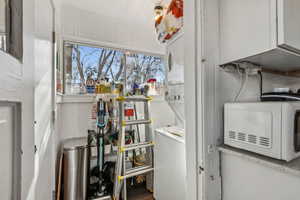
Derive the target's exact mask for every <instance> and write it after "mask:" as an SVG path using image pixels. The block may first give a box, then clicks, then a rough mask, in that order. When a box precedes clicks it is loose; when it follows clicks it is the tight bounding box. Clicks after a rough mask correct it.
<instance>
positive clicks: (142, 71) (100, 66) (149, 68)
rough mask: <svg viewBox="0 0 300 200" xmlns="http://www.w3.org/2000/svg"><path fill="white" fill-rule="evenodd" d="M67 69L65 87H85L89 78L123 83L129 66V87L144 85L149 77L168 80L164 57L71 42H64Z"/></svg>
mask: <svg viewBox="0 0 300 200" xmlns="http://www.w3.org/2000/svg"><path fill="white" fill-rule="evenodd" d="M64 68H65V87H76V86H77V87H78V86H81V87H82V86H85V85H86V81H87V79H88V78H92V79H94V80H101V79H105V78H106V79H109V81H110V82H114V83H119V82H123V81H124V79H125V73H124V71H125V69H126V83H127V87H131V86H132V85H133V84H138V85H141V84H144V83H146V82H147V80H149V79H156V80H157V81H158V82H159V83H161V84H163V83H164V81H165V66H164V60H163V58H162V57H160V56H153V55H146V54H143V53H135V52H129V51H127V50H117V49H110V48H103V47H93V46H89V45H82V44H76V43H70V42H66V43H65V44H64ZM65 93H67V94H68V93H72V91H70V90H65Z"/></svg>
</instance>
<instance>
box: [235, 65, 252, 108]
mask: <svg viewBox="0 0 300 200" xmlns="http://www.w3.org/2000/svg"><path fill="white" fill-rule="evenodd" d="M237 71H238V73H239V74H240V77H241V79H242V80H241V87H240V89H239V91H238V93H237V95H236V96H235V98H234V101H235V102H236V101H238V99H239V97H240V96H241V94H242V93H243V90H244V89H245V88H246V85H247V82H248V76H249V74H248V69H247V68H246V69H245V79H244V80H243V74H242V73H241V72H240V67H239V65H238V66H237Z"/></svg>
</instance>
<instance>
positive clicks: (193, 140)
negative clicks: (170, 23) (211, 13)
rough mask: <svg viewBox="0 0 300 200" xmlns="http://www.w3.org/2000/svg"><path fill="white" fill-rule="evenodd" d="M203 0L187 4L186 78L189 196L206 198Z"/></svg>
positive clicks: (199, 199)
mask: <svg viewBox="0 0 300 200" xmlns="http://www.w3.org/2000/svg"><path fill="white" fill-rule="evenodd" d="M201 4H202V0H189V1H185V5H184V13H185V17H184V40H185V47H184V55H185V56H184V57H185V62H184V66H185V68H184V79H185V94H184V96H185V116H186V124H185V131H186V159H187V198H186V199H188V200H202V199H203V187H204V184H203V182H204V181H203V180H204V176H203V172H202V169H203V164H204V162H203V131H202V129H203V120H202V119H203V118H202V113H203V112H202V85H203V84H202V79H201V78H200V77H202V62H201V60H202V59H201V57H202V56H201V55H202V48H201V46H202V45H201V41H202V32H201V26H202V23H201V16H200V13H201V12H200V10H201V7H202V6H201Z"/></svg>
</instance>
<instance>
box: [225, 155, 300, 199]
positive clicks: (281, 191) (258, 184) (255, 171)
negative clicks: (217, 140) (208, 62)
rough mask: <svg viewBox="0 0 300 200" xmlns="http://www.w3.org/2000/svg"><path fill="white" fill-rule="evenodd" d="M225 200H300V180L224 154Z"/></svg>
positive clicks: (238, 157)
mask: <svg viewBox="0 0 300 200" xmlns="http://www.w3.org/2000/svg"><path fill="white" fill-rule="evenodd" d="M221 162H222V166H221V172H222V185H223V186H222V188H223V195H222V196H223V198H222V199H223V200H241V199H242V200H253V199H259V200H283V199H288V200H298V199H299V187H300V178H299V177H298V176H293V175H291V174H288V173H285V172H281V171H278V170H276V169H273V168H271V167H267V166H263V165H261V164H258V163H255V162H253V161H250V160H247V159H244V158H242V157H240V156H236V155H231V154H227V153H222V159H221Z"/></svg>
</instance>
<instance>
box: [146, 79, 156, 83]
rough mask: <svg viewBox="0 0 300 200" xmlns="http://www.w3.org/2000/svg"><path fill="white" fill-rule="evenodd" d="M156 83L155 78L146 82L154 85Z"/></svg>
mask: <svg viewBox="0 0 300 200" xmlns="http://www.w3.org/2000/svg"><path fill="white" fill-rule="evenodd" d="M155 82H156V79H155V78H151V79H149V80H148V81H147V83H155Z"/></svg>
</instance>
